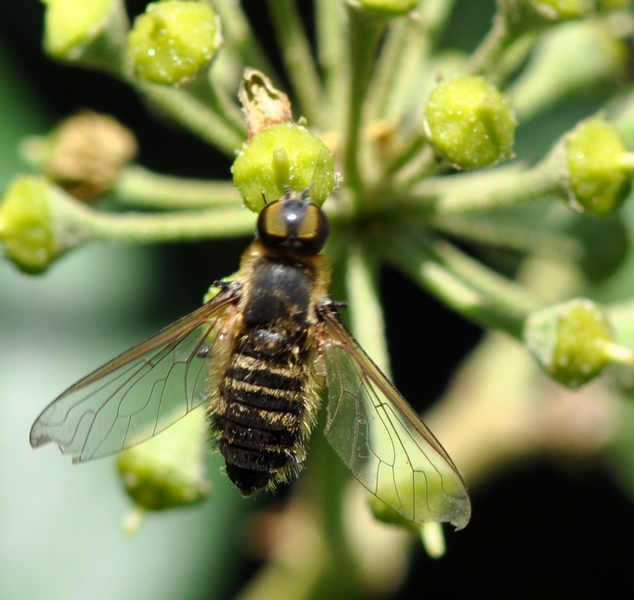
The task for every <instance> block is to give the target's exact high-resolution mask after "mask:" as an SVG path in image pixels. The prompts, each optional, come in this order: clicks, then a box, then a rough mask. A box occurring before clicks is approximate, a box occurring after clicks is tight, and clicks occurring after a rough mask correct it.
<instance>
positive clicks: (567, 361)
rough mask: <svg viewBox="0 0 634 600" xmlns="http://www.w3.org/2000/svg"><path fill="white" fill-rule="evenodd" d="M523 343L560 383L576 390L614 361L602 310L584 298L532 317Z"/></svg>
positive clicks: (607, 327) (551, 308) (570, 301)
mask: <svg viewBox="0 0 634 600" xmlns="http://www.w3.org/2000/svg"><path fill="white" fill-rule="evenodd" d="M524 343H525V344H526V346H527V347H528V349H529V350H530V351H531V352H532V353H533V354H534V355H535V357H536V358H537V360H538V361H539V363H540V364H541V365H542V366H543V367H544V368H545V369H546V371H548V373H549V374H550V375H551V376H552V377H553V378H554V379H555V380H557V381H558V382H559V383H562V384H563V385H565V386H566V387H569V388H572V389H576V388H578V387H580V386H582V385H584V384H586V383H588V382H589V381H590V380H592V379H594V378H595V377H596V376H597V375H599V374H600V373H601V371H602V370H603V368H604V367H605V366H606V365H607V364H609V363H610V362H612V361H613V360H614V356H615V354H614V351H613V348H614V346H615V345H614V344H613V342H612V334H611V332H610V327H609V325H608V321H607V317H606V314H605V312H604V311H603V309H602V308H601V307H600V306H598V305H597V304H595V303H594V302H592V301H591V300H587V299H584V298H575V299H573V300H569V301H568V302H565V303H563V304H556V305H554V306H548V307H546V308H544V309H542V310H539V311H537V312H535V313H533V314H531V315H530V316H529V317H528V319H527V321H526V326H525V329H524Z"/></svg>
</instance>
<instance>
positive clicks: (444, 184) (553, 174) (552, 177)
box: [405, 144, 568, 216]
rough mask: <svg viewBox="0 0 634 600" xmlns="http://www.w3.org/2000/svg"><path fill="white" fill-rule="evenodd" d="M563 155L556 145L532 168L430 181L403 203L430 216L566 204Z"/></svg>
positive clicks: (565, 176)
mask: <svg viewBox="0 0 634 600" xmlns="http://www.w3.org/2000/svg"><path fill="white" fill-rule="evenodd" d="M563 152H564V148H563V145H562V144H559V145H558V146H557V147H556V148H555V150H554V151H553V152H551V153H550V154H549V155H548V156H547V157H546V158H545V159H544V160H543V161H542V162H541V163H539V164H538V165H536V166H535V167H533V168H531V169H526V168H525V167H524V166H523V165H511V166H509V167H501V168H498V169H491V170H487V171H483V172H473V173H465V174H463V175H452V176H445V177H435V178H430V179H427V180H425V181H422V182H420V183H419V184H417V185H416V186H414V187H413V188H412V193H411V195H409V196H407V195H406V196H405V201H406V202H414V203H416V204H418V206H419V207H420V208H421V209H422V211H423V213H424V214H426V215H430V216H449V215H466V214H473V213H482V212H486V211H491V210H499V209H502V208H507V207H510V206H516V205H519V204H524V203H527V202H535V201H539V200H552V199H557V200H564V201H567V200H568V192H567V189H566V180H567V172H566V167H565V160H563V159H564V157H563ZM522 169H523V170H522Z"/></svg>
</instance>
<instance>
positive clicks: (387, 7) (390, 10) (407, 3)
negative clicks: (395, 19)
mask: <svg viewBox="0 0 634 600" xmlns="http://www.w3.org/2000/svg"><path fill="white" fill-rule="evenodd" d="M350 4H352V5H354V6H358V7H359V8H365V9H368V10H375V11H377V12H382V13H387V14H389V15H394V16H398V15H405V14H407V13H409V12H411V11H413V10H414V9H415V8H416V7H417V6H418V0H356V1H355V2H350Z"/></svg>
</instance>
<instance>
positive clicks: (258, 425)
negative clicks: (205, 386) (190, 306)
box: [214, 331, 307, 495]
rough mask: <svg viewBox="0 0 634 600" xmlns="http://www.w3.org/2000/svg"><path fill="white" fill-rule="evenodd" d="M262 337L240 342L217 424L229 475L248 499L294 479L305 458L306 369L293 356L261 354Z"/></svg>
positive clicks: (222, 392) (225, 384)
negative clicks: (250, 495) (277, 484)
mask: <svg viewBox="0 0 634 600" xmlns="http://www.w3.org/2000/svg"><path fill="white" fill-rule="evenodd" d="M261 335H262V332H261V331H252V332H249V333H247V336H246V337H245V338H243V340H242V341H241V342H240V343H239V344H238V347H237V348H236V351H235V352H234V354H233V356H232V358H231V361H230V364H229V368H228V369H227V372H226V374H225V377H224V380H223V382H222V385H221V388H220V403H219V410H218V413H217V414H216V416H215V423H214V425H215V428H216V430H217V438H218V445H219V449H220V452H221V454H222V455H223V456H224V458H225V461H226V469H227V475H228V476H229V478H230V479H231V481H233V483H235V484H236V485H237V486H238V488H240V490H241V491H242V493H243V494H245V495H249V494H251V493H253V492H256V491H257V490H260V489H263V488H270V487H273V486H274V485H275V483H277V482H278V481H284V480H287V479H290V478H292V477H293V475H295V474H296V473H297V471H298V470H299V469H300V467H301V463H302V462H303V460H304V456H305V447H304V446H305V439H304V437H305V436H304V434H303V426H302V425H303V421H304V418H305V414H304V413H305V407H304V401H303V400H304V398H305V397H306V394H307V390H306V386H307V382H306V377H305V375H304V369H303V368H302V366H301V365H299V364H294V362H295V361H293V360H292V356H291V352H285V353H283V354H282V355H280V356H276V357H275V358H276V361H275V363H272V362H271V358H270V357H267V356H266V355H265V354H264V353H262V352H258V351H257V346H258V341H261V340H258V339H257V338H259V337H261ZM254 350H255V351H254ZM285 355H288V356H285ZM283 358H287V360H286V361H284V360H279V359H283ZM284 363H285V364H284Z"/></svg>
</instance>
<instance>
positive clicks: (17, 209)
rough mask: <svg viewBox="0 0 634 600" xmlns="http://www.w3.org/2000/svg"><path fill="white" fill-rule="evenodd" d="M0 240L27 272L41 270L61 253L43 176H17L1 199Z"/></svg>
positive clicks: (14, 259)
mask: <svg viewBox="0 0 634 600" xmlns="http://www.w3.org/2000/svg"><path fill="white" fill-rule="evenodd" d="M0 242H2V243H3V244H4V249H5V253H6V255H7V256H8V257H9V258H10V259H11V260H12V261H13V262H14V263H15V264H16V266H17V267H18V268H19V269H21V270H22V271H24V272H26V273H31V274H36V273H40V272H42V271H44V270H45V269H46V268H47V267H48V266H49V265H50V264H51V262H52V261H53V260H54V259H55V258H56V257H57V255H58V254H59V253H60V249H59V247H58V244H57V242H56V237H55V235H54V231H53V226H52V219H51V187H50V184H49V183H48V182H47V181H46V179H44V178H43V177H30V176H22V177H18V178H17V179H15V180H14V181H13V183H11V185H10V186H9V189H8V190H7V191H6V193H5V196H4V198H3V199H2V202H0Z"/></svg>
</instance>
